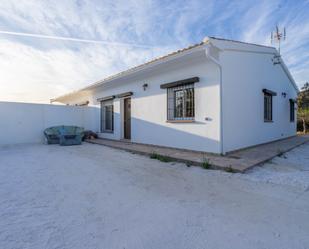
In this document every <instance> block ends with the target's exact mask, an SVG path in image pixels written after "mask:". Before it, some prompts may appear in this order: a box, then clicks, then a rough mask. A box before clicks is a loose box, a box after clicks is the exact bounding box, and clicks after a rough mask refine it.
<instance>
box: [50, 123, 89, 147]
mask: <svg viewBox="0 0 309 249" xmlns="http://www.w3.org/2000/svg"><path fill="white" fill-rule="evenodd" d="M83 132H84V129H83V128H81V127H78V126H65V125H62V126H54V127H50V128H47V129H45V131H44V135H45V137H46V139H47V143H48V144H60V145H78V144H81V143H82V137H83Z"/></svg>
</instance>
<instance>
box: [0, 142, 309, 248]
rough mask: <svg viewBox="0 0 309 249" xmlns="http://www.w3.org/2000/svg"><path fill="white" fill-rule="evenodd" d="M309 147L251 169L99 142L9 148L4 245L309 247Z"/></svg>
mask: <svg viewBox="0 0 309 249" xmlns="http://www.w3.org/2000/svg"><path fill="white" fill-rule="evenodd" d="M308 169H309V144H307V145H303V146H300V147H298V148H296V149H294V150H293V151H291V152H289V153H286V154H284V155H283V156H282V157H280V158H275V159H274V160H273V161H272V162H270V163H267V164H265V165H264V166H262V167H257V168H255V169H253V170H251V171H250V172H248V173H247V174H230V173H226V172H221V171H214V170H204V169H202V168H199V167H187V166H186V165H184V164H179V163H162V162H159V161H157V160H152V159H150V158H147V157H144V156H139V155H134V154H131V153H127V152H123V151H119V150H115V149H112V148H107V147H103V146H99V145H92V144H83V145H81V146H71V147H60V146H57V145H50V146H47V145H16V146H7V147H0V248H5V249H11V248H12V249H13V248H14V249H18V248H22V249H27V248H29V249H30V248H31V249H42V248H43V249H45V248H46V249H48V248H53V249H56V248H57V249H60V248H61V249H62V248H72V249H73V248H74V249H80V248H87V249H92V248H98V249H99V248H100V249H101V248H108V249H113V248H119V249H124V248H125V249H130V248H132V249H140V248H147V249H148V248H150V249H151V248H154V249H158V248H160V249H161V248H177V249H182V248H183V249H205V248H220V249H222V248H237V249H242V248H244V249H250V248H258V249H262V248H265V249H266V248H280V249H285V248H293V249H298V248H303V249H306V248H307V249H308V248H309V236H308V231H309V191H308V184H309V174H308Z"/></svg>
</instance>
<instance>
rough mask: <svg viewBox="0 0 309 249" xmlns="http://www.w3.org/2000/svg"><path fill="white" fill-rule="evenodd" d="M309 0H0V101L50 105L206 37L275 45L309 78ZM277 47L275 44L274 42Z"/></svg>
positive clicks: (302, 78) (299, 78) (301, 79)
mask: <svg viewBox="0 0 309 249" xmlns="http://www.w3.org/2000/svg"><path fill="white" fill-rule="evenodd" d="M308 10H309V0H302V1H300V0H299V1H298V0H293V1H280V0H265V1H264V0H259V1H256V0H254V1H250V0H245V1H240V0H239V1H231V0H228V1H225V0H192V1H177V0H175V1H170V0H168V1H165V0H156V1H155V0H153V1H152V0H125V1H123V0H122V1H121V0H113V1H105V0H92V1H89V0H62V1H55V0H50V1H49V0H46V1H45V0H1V1H0V101H17V102H34V103H49V100H50V99H51V98H54V97H57V96H59V95H62V94H65V93H68V92H70V91H72V90H76V89H80V88H82V87H84V86H87V85H89V84H91V83H93V82H95V81H98V80H100V79H103V78H105V77H107V76H110V75H112V74H114V73H117V72H119V71H122V70H125V69H128V68H130V67H132V66H136V65H139V64H141V63H144V62H146V61H148V60H150V59H152V58H154V57H157V56H161V55H164V54H166V53H168V52H171V51H173V50H177V49H180V48H183V47H187V46H188V45H191V44H195V43H199V42H201V41H202V40H203V38H204V37H205V36H215V37H222V38H227V39H234V40H240V41H245V42H253V43H259V44H264V45H271V42H270V33H271V31H272V30H274V29H275V26H276V25H277V24H278V25H279V27H285V28H286V33H287V38H286V40H285V41H284V42H283V43H282V48H281V54H282V57H283V59H284V61H285V63H286V64H287V65H288V67H289V69H290V71H291V73H292V75H293V77H294V79H295V81H296V82H297V84H298V86H299V87H300V86H302V85H303V84H304V83H305V82H306V81H309V15H308ZM273 46H276V44H273Z"/></svg>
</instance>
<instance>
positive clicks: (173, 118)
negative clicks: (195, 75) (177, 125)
mask: <svg viewBox="0 0 309 249" xmlns="http://www.w3.org/2000/svg"><path fill="white" fill-rule="evenodd" d="M194 88H195V87H194V82H191V83H188V84H183V85H178V86H173V87H167V88H166V89H167V122H194V120H195V90H194ZM189 91H191V99H190V101H191V105H190V107H191V109H189V111H188V108H187V103H188V101H187V99H188V93H189ZM177 92H182V93H183V96H182V110H181V112H182V115H181V116H178V115H176V113H177V105H176V104H177V96H176V95H177ZM171 99H172V100H171ZM189 112H192V115H191V116H190V115H188V113H189Z"/></svg>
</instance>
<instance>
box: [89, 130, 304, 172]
mask: <svg viewBox="0 0 309 249" xmlns="http://www.w3.org/2000/svg"><path fill="white" fill-rule="evenodd" d="M86 141H87V142H89V143H93V144H100V145H105V146H109V147H113V148H116V149H122V150H125V151H129V152H133V153H138V154H142V155H151V154H153V153H156V154H158V155H162V156H165V157H168V158H170V159H171V160H174V161H178V162H183V163H186V164H188V165H198V166H201V165H202V164H203V162H204V161H205V159H207V160H209V163H210V164H211V168H213V169H223V170H227V169H232V171H234V172H244V171H246V170H248V169H250V168H252V167H254V166H256V165H259V164H261V163H264V162H266V161H268V160H270V159H272V158H274V157H275V156H278V155H280V154H282V153H284V152H287V151H289V150H291V149H293V148H295V147H297V146H299V145H301V144H304V143H306V142H308V141H309V136H294V137H290V138H287V139H283V140H279V141H275V142H271V143H267V144H262V145H258V146H254V147H250V148H247V149H243V150H239V151H235V152H232V153H229V154H227V155H226V156H220V155H215V154H210V153H204V152H199V151H189V150H182V149H175V148H168V147H163V146H156V145H146V144H138V143H132V142H130V141H118V140H109V139H101V138H100V139H94V140H86Z"/></svg>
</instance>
